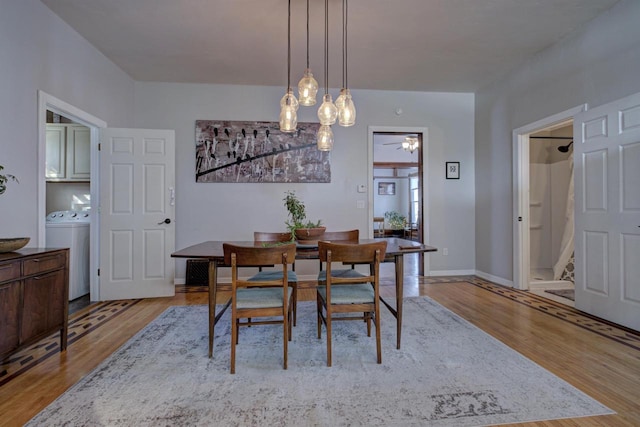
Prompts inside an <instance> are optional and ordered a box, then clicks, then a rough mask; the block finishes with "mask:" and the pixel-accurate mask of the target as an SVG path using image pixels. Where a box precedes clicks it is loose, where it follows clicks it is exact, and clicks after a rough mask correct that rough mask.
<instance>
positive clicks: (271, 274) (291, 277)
mask: <svg viewBox="0 0 640 427" xmlns="http://www.w3.org/2000/svg"><path fill="white" fill-rule="evenodd" d="M280 278H282V271H277V270H272V271H261V272H259V273H257V274H256V275H255V276H252V277H251V278H250V279H249V282H258V281H263V280H265V281H268V280H278V279H280ZM287 280H288V281H289V283H291V282H297V281H298V275H297V274H296V272H295V271H288V272H287Z"/></svg>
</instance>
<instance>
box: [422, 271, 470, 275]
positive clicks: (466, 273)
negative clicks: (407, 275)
mask: <svg viewBox="0 0 640 427" xmlns="http://www.w3.org/2000/svg"><path fill="white" fill-rule="evenodd" d="M475 274H476V271H475V270H431V271H430V272H429V276H473V275H475Z"/></svg>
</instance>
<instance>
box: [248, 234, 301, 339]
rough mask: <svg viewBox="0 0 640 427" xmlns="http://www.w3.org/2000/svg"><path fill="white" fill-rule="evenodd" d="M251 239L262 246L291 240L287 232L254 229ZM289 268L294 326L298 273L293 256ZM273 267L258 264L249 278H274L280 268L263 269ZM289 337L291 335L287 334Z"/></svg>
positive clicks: (278, 276)
mask: <svg viewBox="0 0 640 427" xmlns="http://www.w3.org/2000/svg"><path fill="white" fill-rule="evenodd" d="M253 241H254V242H256V243H263V246H269V244H282V243H287V242H291V233H289V232H269V231H254V232H253ZM289 265H291V270H289V272H288V279H289V286H291V289H292V290H293V293H292V296H291V303H292V304H293V326H296V324H297V322H298V275H297V274H296V263H295V257H294V258H293V259H290V260H289ZM269 267H273V266H272V265H260V266H258V270H259V272H258V274H256V275H255V276H253V277H252V278H251V279H250V280H254V281H260V280H275V279H278V278H280V276H281V275H282V271H280V270H263V268H269ZM289 339H291V336H289Z"/></svg>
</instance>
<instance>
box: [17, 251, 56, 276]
mask: <svg viewBox="0 0 640 427" xmlns="http://www.w3.org/2000/svg"><path fill="white" fill-rule="evenodd" d="M23 263H24V264H23V268H24V275H25V276H30V275H32V274H38V273H42V272H45V271H50V270H55V269H57V268H62V267H64V266H65V258H64V255H62V254H56V255H45V256H41V257H37V258H28V259H25V260H24V261H23Z"/></svg>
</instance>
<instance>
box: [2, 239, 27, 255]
mask: <svg viewBox="0 0 640 427" xmlns="http://www.w3.org/2000/svg"><path fill="white" fill-rule="evenodd" d="M29 240H31V238H29V237H11V238H9V239H0V253H4V252H13V251H17V250H18V249H20V248H22V247H23V246H25V245H26V244H27V243H29Z"/></svg>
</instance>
